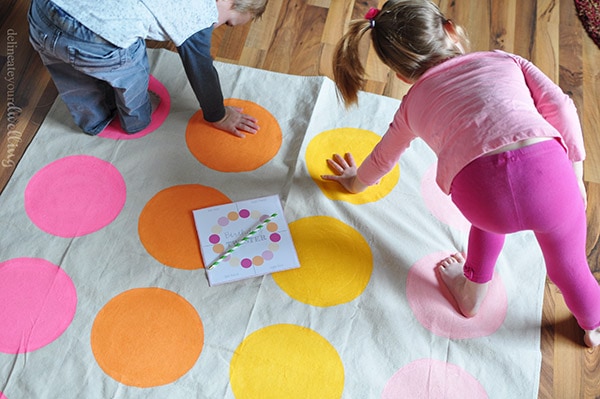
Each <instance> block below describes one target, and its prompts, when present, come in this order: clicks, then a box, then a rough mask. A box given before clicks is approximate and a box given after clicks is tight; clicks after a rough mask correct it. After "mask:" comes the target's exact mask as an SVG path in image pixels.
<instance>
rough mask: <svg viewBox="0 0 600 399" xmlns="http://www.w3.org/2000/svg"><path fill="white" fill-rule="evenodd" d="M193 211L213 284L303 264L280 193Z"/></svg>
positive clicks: (207, 272)
mask: <svg viewBox="0 0 600 399" xmlns="http://www.w3.org/2000/svg"><path fill="white" fill-rule="evenodd" d="M193 213H194V220H195V223H196V230H197V232H198V239H199V241H200V250H201V251H202V260H203V261H204V265H205V268H206V274H207V276H208V282H209V284H210V285H211V286H212V285H218V284H223V283H228V282H231V281H237V280H242V279H245V278H250V277H256V276H262V275H265V274H270V273H274V272H279V271H283V270H288V269H294V268H297V267H299V266H300V263H299V261H298V255H297V254H296V249H295V248H294V243H293V242H292V236H291V234H290V230H289V228H288V225H287V222H286V221H285V218H284V216H283V208H282V207H281V201H280V199H279V196H278V195H271V196H267V197H262V198H256V199H251V200H245V201H238V202H234V203H231V204H223V205H215V206H212V207H208V208H203V209H197V210H195V211H194V212H193Z"/></svg>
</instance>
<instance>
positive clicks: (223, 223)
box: [217, 216, 229, 227]
mask: <svg viewBox="0 0 600 399" xmlns="http://www.w3.org/2000/svg"><path fill="white" fill-rule="evenodd" d="M217 223H218V225H219V226H223V227H225V226H227V225H228V224H229V219H227V218H226V217H225V216H223V217H220V218H219V220H217Z"/></svg>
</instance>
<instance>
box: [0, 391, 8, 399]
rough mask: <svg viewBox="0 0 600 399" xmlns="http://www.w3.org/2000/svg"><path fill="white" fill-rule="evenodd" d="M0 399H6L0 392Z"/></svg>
mask: <svg viewBox="0 0 600 399" xmlns="http://www.w3.org/2000/svg"><path fill="white" fill-rule="evenodd" d="M0 399H8V398H7V397H6V396H4V394H3V393H2V392H0Z"/></svg>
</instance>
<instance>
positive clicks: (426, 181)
mask: <svg viewBox="0 0 600 399" xmlns="http://www.w3.org/2000/svg"><path fill="white" fill-rule="evenodd" d="M436 171H437V163H434V164H433V165H431V166H430V167H429V168H428V169H427V171H426V172H425V175H424V176H423V179H422V181H421V195H422V196H423V200H424V201H425V205H426V206H427V209H429V211H430V212H431V214H432V215H433V216H435V217H436V218H437V219H438V220H439V221H440V222H442V223H445V224H447V225H448V226H451V227H454V228H456V229H458V230H461V231H469V229H470V228H471V223H469V221H468V220H467V219H466V218H465V217H464V216H463V214H462V213H461V212H460V211H459V210H458V208H457V207H456V205H454V203H453V202H452V199H451V198H450V196H448V195H446V194H444V192H443V191H442V189H441V188H440V187H439V186H438V185H437V183H436V182H435V176H436Z"/></svg>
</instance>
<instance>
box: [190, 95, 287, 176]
mask: <svg viewBox="0 0 600 399" xmlns="http://www.w3.org/2000/svg"><path fill="white" fill-rule="evenodd" d="M225 105H227V106H232V107H238V108H242V110H243V111H242V112H243V113H245V114H248V115H251V116H253V117H255V118H257V119H258V124H259V126H260V129H259V130H258V132H257V133H256V134H250V133H247V134H246V137H245V138H239V137H236V136H234V135H232V134H230V133H228V132H225V131H223V130H219V129H217V128H215V127H213V126H212V125H211V124H209V123H207V122H206V121H204V117H203V114H202V110H200V111H198V112H196V113H195V114H194V115H193V116H192V117H191V118H190V120H189V122H188V125H187V129H186V142H187V146H188V149H189V150H190V152H191V153H192V155H194V157H195V158H196V159H197V160H198V161H199V162H200V163H202V164H204V165H205V166H207V167H209V168H211V169H214V170H218V171H220V172H247V171H252V170H255V169H258V168H259V167H261V166H263V165H264V164H266V163H267V162H269V161H270V160H271V159H273V157H274V156H275V155H276V154H277V152H278V151H279V148H280V147H281V143H282V134H281V128H280V127H279V124H278V123H277V120H276V119H275V118H274V117H273V115H271V114H270V113H269V111H267V110H266V109H264V108H262V107H261V106H259V105H258V104H255V103H253V102H250V101H245V100H239V99H232V98H230V99H227V100H225Z"/></svg>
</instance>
